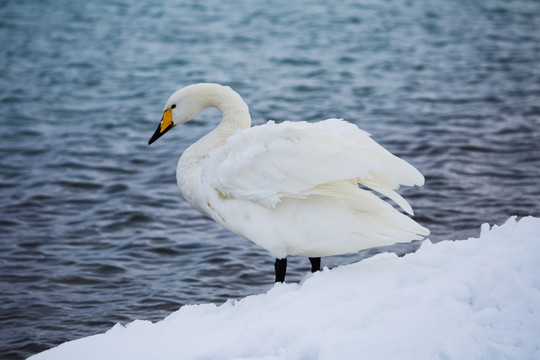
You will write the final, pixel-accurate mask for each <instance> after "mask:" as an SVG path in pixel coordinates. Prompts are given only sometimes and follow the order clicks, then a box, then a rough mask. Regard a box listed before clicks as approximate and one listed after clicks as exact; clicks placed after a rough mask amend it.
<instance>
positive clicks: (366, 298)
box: [31, 217, 540, 360]
mask: <svg viewBox="0 0 540 360" xmlns="http://www.w3.org/2000/svg"><path fill="white" fill-rule="evenodd" d="M539 259H540V218H534V217H526V218H522V219H520V220H519V221H518V220H517V219H516V218H515V217H512V218H510V219H509V220H508V221H507V222H506V223H505V224H503V225H501V226H493V227H490V226H489V225H488V224H484V225H482V227H481V233H480V236H479V238H470V239H467V240H464V241H442V242H439V243H436V244H432V243H431V242H430V241H429V240H427V241H424V243H423V244H422V246H421V247H420V249H418V251H416V252H415V253H412V254H408V255H406V256H404V257H397V256H396V255H395V254H390V253H385V254H379V255H376V256H374V257H372V258H369V259H366V260H363V261H360V262H358V263H355V264H351V265H346V266H341V267H338V268H335V269H332V270H328V269H324V271H322V272H320V273H315V274H313V275H311V274H310V275H308V276H306V278H305V279H304V280H303V281H302V282H301V283H300V284H287V283H286V284H276V285H275V286H274V287H273V288H272V289H271V290H269V291H268V292H267V293H265V294H260V295H254V296H248V297H246V298H244V299H241V300H239V301H233V300H230V301H228V302H226V303H224V304H222V305H219V306H217V305H214V304H206V305H189V306H184V307H182V308H181V309H180V310H178V311H176V312H174V313H172V314H171V315H169V316H168V317H166V318H165V319H163V320H162V321H159V322H157V323H151V322H149V321H142V320H136V321H133V322H131V323H129V324H127V325H125V326H123V325H120V324H117V325H115V326H114V327H113V328H112V329H110V330H109V331H107V332H106V333H104V334H99V335H94V336H89V337H86V338H82V339H79V340H75V341H71V342H67V343H64V344H62V345H60V346H58V347H56V348H53V349H50V350H48V351H45V352H42V353H40V354H38V355H36V356H33V357H31V359H32V360H44V359H55V360H59V359H102V360H103V359H360V358H362V359H540V260H539Z"/></svg>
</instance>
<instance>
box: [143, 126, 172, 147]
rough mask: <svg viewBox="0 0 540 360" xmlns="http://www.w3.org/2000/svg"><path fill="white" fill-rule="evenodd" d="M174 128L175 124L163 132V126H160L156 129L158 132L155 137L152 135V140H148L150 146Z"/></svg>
mask: <svg viewBox="0 0 540 360" xmlns="http://www.w3.org/2000/svg"><path fill="white" fill-rule="evenodd" d="M173 127H174V124H171V125H169V126H167V127H166V128H165V129H164V130H163V131H161V125H159V126H158V128H157V129H156V132H155V133H154V135H152V137H151V138H150V140H148V145H150V144H152V143H153V142H154V141H156V140H157V139H159V138H160V137H161V136H162V135H163V134H165V133H166V132H167V131H169V130H170V129H172V128H173Z"/></svg>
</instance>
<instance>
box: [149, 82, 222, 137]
mask: <svg viewBox="0 0 540 360" xmlns="http://www.w3.org/2000/svg"><path fill="white" fill-rule="evenodd" d="M214 86H215V84H195V85H190V86H186V87H185V88H183V89H180V90H178V91H176V92H175V93H174V94H172V95H171V97H170V98H169V100H167V103H166V104H165V108H164V109H163V117H162V118H161V121H160V123H159V126H158V127H157V129H156V131H155V132H154V135H152V137H151V138H150V140H148V145H150V144H151V143H153V142H154V141H156V140H157V139H159V138H160V137H161V136H162V135H163V134H165V133H166V132H167V131H169V130H170V129H172V128H173V127H175V126H176V125H179V124H183V123H185V122H187V121H189V120H192V119H194V118H195V117H196V116H197V115H199V113H200V112H201V111H203V110H204V109H205V108H207V107H208V106H211V102H210V97H209V94H210V91H209V90H210V88H211V87H214ZM218 86H219V85H218Z"/></svg>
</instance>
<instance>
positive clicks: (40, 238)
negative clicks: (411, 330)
mask: <svg viewBox="0 0 540 360" xmlns="http://www.w3.org/2000/svg"><path fill="white" fill-rule="evenodd" d="M0 44H1V46H0V129H1V136H2V140H1V141H0V201H1V202H0V354H1V355H0V357H2V358H6V359H10V358H13V359H16V358H24V357H27V356H29V355H31V354H34V353H37V352H39V351H42V350H45V349H47V348H50V347H53V346H55V345H57V344H59V343H61V342H64V341H67V340H72V339H76V338H79V337H83V336H87V335H91V334H95V333H99V332H103V331H106V330H107V329H109V328H110V327H111V326H112V325H114V324H115V323H117V322H123V323H126V322H129V321H132V320H134V319H148V320H153V321H155V320H159V319H162V318H163V317H165V316H166V315H167V314H169V313H170V312H172V311H174V310H177V309H178V308H179V307H181V306H182V305H183V304H189V303H201V302H217V303H220V302H223V301H225V300H226V299H228V298H240V297H243V296H246V295H249V294H254V293H260V292H263V291H265V290H267V289H269V288H270V287H271V286H272V282H273V259H272V258H271V257H270V256H269V255H267V254H266V253H265V251H264V250H261V249H259V248H257V247H256V246H255V245H252V244H251V243H250V242H248V241H245V240H243V239H241V238H239V237H237V236H235V235H233V234H231V233H229V232H227V231H226V230H224V229H221V228H220V227H219V226H218V225H216V224H214V223H212V222H210V221H209V220H206V219H205V218H203V217H202V216H201V215H199V214H198V213H197V212H196V211H195V210H193V209H191V208H190V207H189V206H188V205H187V204H186V203H185V202H184V201H183V199H182V198H181V196H180V194H179V191H178V189H177V188H176V181H175V177H174V176H175V167H176V162H177V159H178V157H179V156H180V154H181V152H182V150H183V149H185V148H186V147H187V146H188V145H189V144H190V143H192V142H194V141H195V140H196V139H198V138H199V137H200V136H202V135H203V134H205V133H206V132H208V131H209V130H210V129H211V128H212V127H213V126H215V124H216V122H217V119H218V115H219V114H218V113H217V112H216V111H206V112H204V113H203V114H202V115H201V116H200V117H199V119H198V120H197V121H194V122H191V123H189V124H186V125H184V126H182V127H178V128H176V129H174V131H171V133H169V134H167V135H166V136H165V137H164V138H163V139H160V140H159V141H158V142H157V143H155V144H154V145H152V146H151V147H149V146H147V145H146V143H147V140H148V138H149V137H150V136H151V135H152V133H153V131H154V130H155V127H156V126H157V122H158V121H159V119H160V117H161V111H162V107H163V104H164V103H165V101H166V100H167V98H168V97H169V95H170V94H171V93H172V92H173V91H174V90H176V89H178V88H180V87H183V86H185V85H188V84H191V83H196V82H202V81H205V82H218V83H222V84H227V85H230V86H232V87H233V88H234V89H235V90H237V91H238V92H239V93H240V94H241V95H242V96H243V97H244V99H245V100H246V102H247V103H248V104H249V106H250V109H251V113H252V117H253V119H254V123H255V124H260V123H263V122H265V121H266V120H268V119H275V120H277V121H282V120H292V121H299V120H309V121H314V120H321V119H325V118H329V117H343V118H346V119H347V120H349V121H351V122H354V123H356V124H357V125H359V126H360V127H361V128H363V129H365V130H367V131H369V132H370V133H372V134H373V137H374V139H375V140H377V141H378V142H379V143H381V144H382V145H384V146H386V147H387V148H388V149H390V150H391V151H392V152H393V153H395V154H397V155H399V156H401V157H403V158H405V159H406V160H408V161H409V162H411V163H412V164H414V165H415V166H416V167H417V168H418V169H420V170H421V171H422V172H423V173H424V174H425V176H426V185H425V186H424V187H423V188H416V189H403V191H402V194H403V195H404V196H405V197H406V198H407V199H408V200H410V202H411V204H412V206H413V208H414V209H415V211H416V214H417V216H416V219H417V220H418V221H419V222H420V223H421V224H423V225H425V226H427V227H429V228H430V229H431V231H432V235H431V236H430V238H431V239H433V240H434V241H440V240H444V239H461V238H466V237H468V236H474V235H477V234H478V231H479V226H480V224H482V223H484V222H490V223H501V222H503V221H504V220H505V219H506V218H508V217H509V216H510V215H535V216H540V201H539V200H540V188H539V185H538V179H539V178H540V60H539V59H540V2H538V1H533V0H531V1H528V0H515V1H508V0H486V1H465V0H450V1H442V0H436V1H427V0H426V1H405V0H396V1H342V2H338V3H336V2H330V1H313V0H311V1H307V0H305V1H295V2H284V1H265V2H259V3H256V2H252V1H247V0H246V1H235V2H225V1H218V0H211V1H204V2H201V1H182V2H178V1H171V0H168V1H167V0H166V1H161V2H153V1H148V0H146V1H128V0H116V1H109V0H107V1H105V0H95V1H61V0H59V1H30V0H28V1H26V0H16V1H15V0H13V1H11V0H7V1H1V2H0ZM416 246H417V244H412V245H405V246H403V245H402V246H399V247H393V248H392V249H391V250H393V251H396V252H398V253H405V252H407V251H413V250H414V249H415V248H416ZM377 251H380V250H368V251H364V252H362V253H360V254H357V255H354V256H343V257H333V258H326V259H323V263H324V264H325V265H329V266H331V267H332V266H336V265H338V264H343V263H348V262H352V261H356V260H358V259H362V258H365V257H367V256H371V255H372V254H374V253H376V252H377ZM308 269H309V262H308V261H307V259H302V258H292V259H291V261H290V264H289V270H288V278H287V279H288V281H300V280H301V279H302V277H303V276H304V274H305V273H306V272H307V271H308Z"/></svg>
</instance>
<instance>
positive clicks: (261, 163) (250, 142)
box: [202, 119, 424, 214]
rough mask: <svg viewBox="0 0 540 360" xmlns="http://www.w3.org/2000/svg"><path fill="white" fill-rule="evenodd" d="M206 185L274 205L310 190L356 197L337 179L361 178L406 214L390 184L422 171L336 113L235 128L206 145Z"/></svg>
mask: <svg viewBox="0 0 540 360" xmlns="http://www.w3.org/2000/svg"><path fill="white" fill-rule="evenodd" d="M202 175H203V179H204V181H206V182H207V184H206V185H208V186H211V187H212V188H214V189H216V190H217V191H218V192H219V193H220V195H221V196H222V197H224V198H242V199H248V200H252V201H257V202H259V203H261V204H263V205H265V206H268V207H273V206H275V205H276V204H277V203H278V202H279V201H280V200H281V199H282V198H283V197H305V196H308V195H311V194H320V195H329V196H343V197H353V198H354V197H356V196H357V195H358V194H356V193H351V192H350V191H344V190H343V189H344V188H347V189H349V187H344V186H341V185H340V182H341V181H347V182H354V183H361V184H363V185H365V186H367V187H369V188H371V189H373V190H375V191H377V192H379V193H381V194H383V195H385V196H387V197H389V198H391V199H392V200H394V201H395V202H396V203H397V204H398V205H399V206H401V207H402V208H403V209H404V210H405V211H407V212H408V213H411V214H412V209H411V207H410V206H409V204H408V203H407V202H406V201H405V199H403V198H402V197H401V196H400V195H399V194H397V193H396V192H395V191H394V190H396V189H397V188H398V187H399V186H400V185H409V186H412V185H422V184H423V183H424V177H423V176H422V174H420V172H418V170H416V169H415V168H414V167H413V166H412V165H410V164H408V163H407V162H406V161H404V160H402V159H399V158H398V157H396V156H394V155H392V154H391V153H390V152H389V151H387V150H386V149H384V148H383V147H382V146H380V145H379V144H377V143H376V142H375V141H374V140H372V139H371V138H370V136H369V134H368V133H366V132H364V131H362V130H360V129H358V127H356V126H355V125H353V124H350V123H348V122H345V121H343V120H339V119H329V120H325V121H321V122H318V123H306V122H284V123H281V124H275V123H274V122H268V123H266V124H265V125H261V126H255V127H252V128H249V129H245V130H238V131H237V132H235V133H234V134H233V135H232V136H231V137H229V138H228V139H227V143H226V144H225V145H224V146H222V147H220V148H218V149H215V150H214V151H212V152H211V153H210V154H209V155H208V158H207V159H206V161H205V165H204V167H203V174H202Z"/></svg>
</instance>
